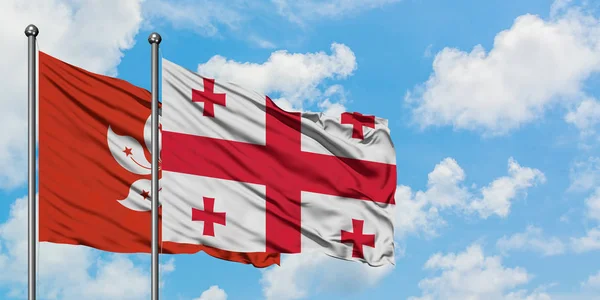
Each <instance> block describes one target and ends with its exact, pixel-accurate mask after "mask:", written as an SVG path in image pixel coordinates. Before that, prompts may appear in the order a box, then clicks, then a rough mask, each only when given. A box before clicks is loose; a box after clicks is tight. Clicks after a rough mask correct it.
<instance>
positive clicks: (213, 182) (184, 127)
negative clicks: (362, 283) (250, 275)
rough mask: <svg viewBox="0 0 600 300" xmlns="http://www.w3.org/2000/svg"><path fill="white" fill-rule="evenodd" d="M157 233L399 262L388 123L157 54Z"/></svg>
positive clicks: (216, 243)
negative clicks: (289, 105)
mask: <svg viewBox="0 0 600 300" xmlns="http://www.w3.org/2000/svg"><path fill="white" fill-rule="evenodd" d="M162 90H163V91H162V102H163V108H162V109H163V110H162V126H163V128H162V129H163V131H162V143H163V144H162V154H161V156H162V168H163V169H162V172H163V173H162V180H161V181H162V182H161V185H162V187H163V191H162V195H161V196H162V198H161V203H162V204H163V222H162V226H163V229H162V230H163V240H164V241H172V242H177V243H187V244H197V245H206V246H211V247H215V248H218V249H223V250H229V251H240V252H273V253H301V252H309V251H321V252H324V253H326V254H328V255H330V256H333V257H337V258H341V259H346V260H359V261H363V262H366V263H368V264H369V265H372V266H380V265H383V264H387V263H391V264H393V263H394V242H393V236H394V232H393V208H394V206H395V203H394V192H395V189H396V157H395V151H394V146H393V144H392V141H391V138H390V134H389V129H388V127H387V121H386V120H384V119H380V118H376V117H374V116H367V115H362V114H359V113H343V114H342V115H340V116H334V117H329V116H325V115H323V114H321V113H310V112H305V113H297V112H287V111H284V110H282V109H280V108H279V107H277V106H276V105H275V104H274V102H273V101H272V100H271V99H270V98H269V97H267V96H265V95H261V94H259V93H256V92H253V91H250V90H247V89H245V88H243V87H241V86H238V85H236V84H233V83H226V82H215V80H213V79H209V78H204V77H202V76H200V75H198V74H196V73H194V72H191V71H189V70H186V69H184V68H182V67H181V66H178V65H176V64H174V63H172V62H170V61H168V60H165V59H163V60H162Z"/></svg>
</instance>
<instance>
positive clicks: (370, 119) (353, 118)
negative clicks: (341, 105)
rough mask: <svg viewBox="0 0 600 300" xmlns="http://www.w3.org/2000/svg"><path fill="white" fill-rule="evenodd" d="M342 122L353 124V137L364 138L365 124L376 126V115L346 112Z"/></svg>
mask: <svg viewBox="0 0 600 300" xmlns="http://www.w3.org/2000/svg"><path fill="white" fill-rule="evenodd" d="M341 123H342V124H351V125H352V138H355V139H361V140H362V139H364V138H365V137H364V133H363V126H364V127H369V128H375V116H365V115H363V114H360V113H357V112H354V113H349V112H345V113H343V114H342V120H341Z"/></svg>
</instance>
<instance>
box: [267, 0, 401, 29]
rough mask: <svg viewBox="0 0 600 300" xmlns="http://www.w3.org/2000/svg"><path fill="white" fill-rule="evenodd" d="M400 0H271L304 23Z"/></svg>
mask: <svg viewBox="0 0 600 300" xmlns="http://www.w3.org/2000/svg"><path fill="white" fill-rule="evenodd" d="M399 1H400V0H324V1H323V0H305V1H295V0H271V2H273V3H274V4H275V6H276V7H277V11H278V13H279V14H281V15H282V16H285V17H287V18H288V19H289V20H290V21H292V22H295V23H298V24H304V22H305V21H307V20H314V19H318V18H324V17H325V18H332V17H333V18H339V17H342V16H344V15H349V14H354V13H357V12H359V11H363V10H369V9H374V8H380V7H383V6H384V5H387V4H391V3H395V2H399Z"/></svg>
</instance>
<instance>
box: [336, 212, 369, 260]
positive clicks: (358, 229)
mask: <svg viewBox="0 0 600 300" xmlns="http://www.w3.org/2000/svg"><path fill="white" fill-rule="evenodd" d="M364 224H365V221H364V220H356V219H352V232H348V231H345V230H342V233H341V236H342V239H341V242H342V243H352V257H357V258H365V255H364V253H363V246H369V247H371V248H375V235H374V234H364V233H363V225H364Z"/></svg>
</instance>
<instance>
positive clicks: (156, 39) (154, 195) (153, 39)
mask: <svg viewBox="0 0 600 300" xmlns="http://www.w3.org/2000/svg"><path fill="white" fill-rule="evenodd" d="M161 40H162V38H161V37H160V34H158V33H156V32H153V33H152V34H150V36H149V37H148V42H149V43H150V45H151V46H152V80H151V82H152V187H151V191H150V193H151V199H152V300H158V283H159V281H158V278H159V276H158V263H159V261H158V202H159V199H158V155H159V153H158V45H159V44H160V41H161Z"/></svg>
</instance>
